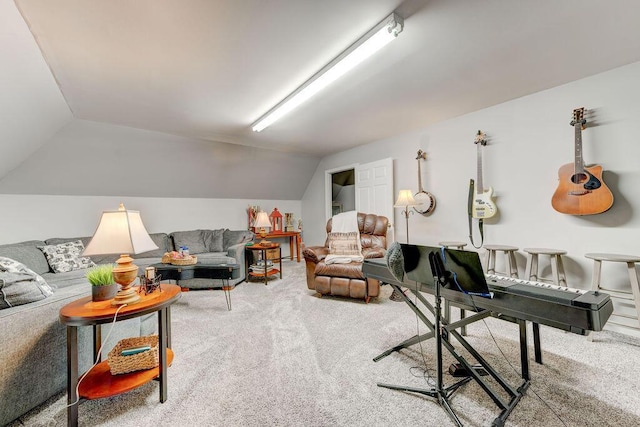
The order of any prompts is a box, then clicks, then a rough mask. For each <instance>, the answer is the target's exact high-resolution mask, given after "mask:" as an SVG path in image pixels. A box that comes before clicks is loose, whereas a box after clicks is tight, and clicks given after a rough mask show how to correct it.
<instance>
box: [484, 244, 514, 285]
mask: <svg viewBox="0 0 640 427" xmlns="http://www.w3.org/2000/svg"><path fill="white" fill-rule="evenodd" d="M483 248H485V249H486V250H487V251H488V252H489V257H488V259H487V274H496V252H497V251H500V252H504V255H505V260H506V266H507V268H508V270H509V271H508V272H507V273H505V275H508V276H510V277H513V278H516V279H517V278H518V265H517V264H516V255H515V252H516V251H517V250H518V248H517V247H515V246H509V245H484V246H483Z"/></svg>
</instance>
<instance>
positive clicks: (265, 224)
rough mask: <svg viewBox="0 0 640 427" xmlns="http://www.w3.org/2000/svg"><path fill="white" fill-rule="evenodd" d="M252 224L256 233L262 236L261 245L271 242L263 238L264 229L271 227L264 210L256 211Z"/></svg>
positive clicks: (265, 232)
mask: <svg viewBox="0 0 640 427" xmlns="http://www.w3.org/2000/svg"><path fill="white" fill-rule="evenodd" d="M254 225H255V227H256V231H257V232H258V235H259V236H260V237H262V240H261V241H260V244H261V245H268V244H270V243H271V242H269V241H267V240H265V237H266V236H267V230H265V229H266V228H271V221H270V220H269V215H267V213H266V212H265V211H260V212H258V216H257V217H256V223H255V224H254Z"/></svg>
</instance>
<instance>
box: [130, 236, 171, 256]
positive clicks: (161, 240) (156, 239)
mask: <svg viewBox="0 0 640 427" xmlns="http://www.w3.org/2000/svg"><path fill="white" fill-rule="evenodd" d="M149 237H151V240H153V243H155V244H156V246H158V249H154V250H151V251H147V252H142V253H139V254H135V256H134V258H162V256H163V255H164V254H165V252H171V251H172V250H173V249H171V245H170V244H169V235H168V234H167V233H151V234H149Z"/></svg>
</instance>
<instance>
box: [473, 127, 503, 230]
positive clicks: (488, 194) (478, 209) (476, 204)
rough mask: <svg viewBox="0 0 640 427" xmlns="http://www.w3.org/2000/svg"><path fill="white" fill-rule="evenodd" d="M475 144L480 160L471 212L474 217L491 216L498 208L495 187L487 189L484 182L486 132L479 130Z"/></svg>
mask: <svg viewBox="0 0 640 427" xmlns="http://www.w3.org/2000/svg"><path fill="white" fill-rule="evenodd" d="M475 144H476V151H477V160H478V182H477V185H476V190H475V194H474V196H473V208H472V210H471V213H472V215H473V217H474V218H491V217H492V216H494V215H495V214H496V213H498V208H497V207H496V204H495V203H494V202H493V188H492V187H489V188H488V189H486V190H485V188H484V184H483V183H482V147H484V146H485V145H487V140H486V139H485V134H484V133H482V131H478V133H477V135H476V140H475Z"/></svg>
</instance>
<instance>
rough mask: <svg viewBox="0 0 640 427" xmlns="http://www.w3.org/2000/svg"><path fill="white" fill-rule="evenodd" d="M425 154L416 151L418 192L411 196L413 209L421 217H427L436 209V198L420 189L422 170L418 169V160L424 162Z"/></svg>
mask: <svg viewBox="0 0 640 427" xmlns="http://www.w3.org/2000/svg"><path fill="white" fill-rule="evenodd" d="M426 159H427V153H425V152H424V151H422V150H418V157H416V160H417V161H418V192H417V193H416V194H415V195H414V196H413V198H414V199H415V201H416V203H418V205H417V206H414V207H413V209H414V210H415V211H416V212H418V213H419V214H422V215H428V214H430V213H431V212H433V210H434V209H435V208H436V198H435V197H434V196H433V194H431V193H429V192H428V191H424V189H423V188H422V170H421V169H420V160H426Z"/></svg>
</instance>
